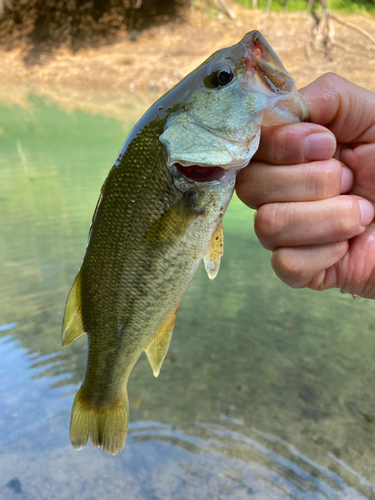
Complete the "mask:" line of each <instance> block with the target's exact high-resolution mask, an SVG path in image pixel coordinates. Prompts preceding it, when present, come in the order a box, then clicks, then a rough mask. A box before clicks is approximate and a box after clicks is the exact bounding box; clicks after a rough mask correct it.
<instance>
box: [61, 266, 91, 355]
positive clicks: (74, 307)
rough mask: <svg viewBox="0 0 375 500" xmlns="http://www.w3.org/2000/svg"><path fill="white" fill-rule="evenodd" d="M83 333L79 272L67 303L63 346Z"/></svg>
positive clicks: (62, 337) (62, 338)
mask: <svg viewBox="0 0 375 500" xmlns="http://www.w3.org/2000/svg"><path fill="white" fill-rule="evenodd" d="M83 333H85V329H84V326H83V322H82V313H81V272H79V273H78V274H77V276H76V279H75V281H74V283H73V286H72V288H71V290H70V292H69V295H68V299H67V301H66V306H65V313H64V320H63V328H62V335H61V340H62V346H63V347H65V346H66V345H68V344H70V342H73V340H75V339H78V337H80V336H81V335H82V334H83Z"/></svg>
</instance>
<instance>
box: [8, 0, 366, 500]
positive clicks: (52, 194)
mask: <svg viewBox="0 0 375 500" xmlns="http://www.w3.org/2000/svg"><path fill="white" fill-rule="evenodd" d="M374 13H375V2H374V0H367V1H366V0H357V1H356V2H349V1H346V0H332V1H328V2H325V1H324V0H321V1H319V2H318V1H309V2H304V1H302V0H298V1H292V0H289V1H284V0H272V1H270V0H264V1H261V0H258V1H256V0H248V1H246V0H242V1H238V2H234V1H229V0H226V1H225V2H224V1H223V0H220V1H219V0H217V1H214V0H212V1H204V0H200V1H199V0H195V1H183V0H180V1H177V0H173V1H172V0H170V1H163V2H162V1H157V0H132V1H122V0H110V1H103V0H87V1H85V0H56V1H49V0H44V1H41V0H0V61H1V64H0V215H1V217H0V499H1V500H9V499H10V500H12V499H21V500H22V499H27V500H34V499H35V500H44V499H46V500H54V499H56V500H64V499H67V500H68V499H69V500H71V499H72V498H80V499H81V500H86V499H87V500H99V499H100V500H103V499H113V498H124V499H126V500H138V499H139V500H155V499H157V500H207V499H214V500H222V499H230V500H237V499H238V500H240V499H251V500H268V499H271V500H274V499H275V500H279V499H281V500H286V499H293V500H295V499H300V500H323V499H324V500H331V499H334V500H349V499H350V500H357V499H361V500H362V499H375V446H374V443H375V365H374V359H373V358H374V352H375V312H374V303H373V302H372V301H369V300H365V299H361V300H358V301H354V300H353V299H352V297H351V296H350V295H342V294H340V293H339V291H338V290H331V291H327V292H323V293H317V292H312V291H310V290H292V289H289V288H288V287H287V286H286V285H284V284H283V283H281V282H280V281H279V280H278V279H277V278H276V277H275V276H274V274H273V271H272V269H271V267H270V264H269V253H268V252H267V251H265V250H264V249H263V248H262V247H261V246H260V244H259V243H258V241H257V238H256V236H255V234H254V230H253V211H251V210H249V209H248V208H247V207H245V206H244V205H242V204H241V203H240V201H239V200H238V199H237V198H234V199H233V201H232V202H231V205H230V207H229V209H228V212H227V213H226V215H225V219H224V231H225V255H224V257H223V261H222V265H221V269H220V272H219V275H218V277H217V278H216V279H215V280H214V281H213V282H212V283H211V282H210V281H209V280H208V278H207V276H206V274H205V271H204V269H202V268H200V269H199V271H198V273H197V275H196V277H195V278H194V280H193V283H192V285H191V286H190V288H189V290H188V292H187V294H186V296H185V297H184V299H183V301H182V303H181V308H180V311H179V313H178V317H177V321H176V326H175V330H174V334H173V339H172V343H171V347H170V350H169V353H168V356H167V358H166V360H165V362H164V365H163V368H162V371H161V374H160V376H159V377H158V379H155V378H154V377H153V375H152V372H151V369H150V367H149V365H148V362H147V359H146V357H145V356H141V358H140V360H139V361H138V363H137V365H136V367H135V369H134V370H133V372H132V375H131V379H130V382H129V398H130V432H129V437H128V442H127V444H126V447H125V449H124V450H123V451H122V453H121V454H120V455H118V456H116V457H110V456H107V455H105V454H104V453H103V452H102V451H101V450H98V449H94V448H93V447H92V445H91V444H90V443H89V444H88V445H87V447H86V448H85V449H84V450H82V451H80V452H76V451H74V450H73V448H72V447H71V445H70V441H69V420H70V410H71V405H72V402H73V397H74V394H75V392H76V391H77V389H78V387H79V385H80V382H81V380H82V376H83V371H84V366H85V360H86V339H84V338H80V339H78V340H77V341H76V342H74V343H72V344H70V345H69V346H67V348H65V349H64V350H62V349H61V341H60V335H61V321H62V315H63V310H64V305H65V300H66V296H67V293H68V291H69V289H70V286H71V284H72V282H73V280H74V277H75V275H76V273H77V271H78V269H79V266H80V263H81V260H82V256H83V254H84V251H85V246H86V242H87V235H88V229H89V226H90V222H91V218H92V214H93V211H94V208H95V205H96V201H97V198H98V196H99V192H100V187H101V185H102V183H103V181H104V179H105V177H106V175H107V173H108V171H109V169H110V167H111V165H112V163H113V161H114V160H115V159H116V157H117V154H118V151H119V150H120V148H121V146H122V144H123V142H124V141H125V139H126V137H127V135H128V133H129V132H130V130H131V128H132V127H133V126H134V124H135V123H136V122H137V120H138V119H139V118H140V116H141V115H142V114H143V113H144V112H145V111H146V110H147V108H148V106H150V105H151V104H152V103H153V102H154V101H155V100H156V99H157V98H158V96H160V95H161V94H162V93H164V92H166V91H167V90H168V89H169V88H171V87H172V86H173V85H175V84H176V83H177V82H178V81H179V80H180V79H181V78H183V76H184V75H185V74H186V73H187V72H189V71H191V70H193V69H194V67H196V66H197V65H199V64H200V63H201V62H202V61H203V60H204V59H205V58H207V57H208V56H209V55H210V54H211V53H212V52H213V51H214V50H217V49H219V48H222V47H225V46H228V45H231V44H233V43H236V42H237V41H238V40H239V39H240V38H242V36H243V35H244V34H245V33H246V32H248V31H251V30H253V29H258V30H260V31H261V32H262V33H263V35H264V36H265V37H266V39H267V41H268V42H269V43H270V44H271V45H272V47H273V48H274V49H275V50H276V52H277V53H278V55H279V56H280V58H281V60H282V62H283V63H284V65H285V67H286V68H287V70H288V71H289V73H290V74H291V75H292V76H293V77H294V78H295V80H296V82H297V84H298V86H299V87H300V86H303V85H306V84H308V83H309V82H311V81H312V80H313V79H315V78H316V77H317V76H319V75H320V74H323V73H325V72H327V71H335V72H337V73H339V74H340V75H342V76H344V77H346V78H348V79H350V80H352V81H354V82H355V83H357V84H359V85H362V86H365V87H367V88H369V89H371V90H375V39H374V36H375V17H374Z"/></svg>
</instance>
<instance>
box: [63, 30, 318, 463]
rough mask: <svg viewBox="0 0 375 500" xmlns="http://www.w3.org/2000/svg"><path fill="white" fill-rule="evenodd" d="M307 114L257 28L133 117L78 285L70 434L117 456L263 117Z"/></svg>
mask: <svg viewBox="0 0 375 500" xmlns="http://www.w3.org/2000/svg"><path fill="white" fill-rule="evenodd" d="M307 119H308V112H307V108H306V106H305V104H304V103H303V101H302V98H301V96H300V95H299V93H298V90H297V88H296V85H295V82H294V80H293V78H292V77H291V76H290V75H289V74H288V72H287V71H286V69H285V68H284V66H283V65H282V63H281V61H280V59H279V58H278V56H277V55H276V53H275V52H274V51H273V49H272V48H271V47H270V45H269V44H268V43H267V42H266V40H265V39H264V37H263V36H262V35H261V34H260V33H259V32H258V31H251V32H250V33H248V34H247V35H245V36H244V38H243V39H242V40H241V41H240V42H239V43H237V44H235V45H233V46H231V47H228V48H224V49H221V50H218V51H216V52H215V53H214V54H212V55H211V56H210V57H209V58H208V59H206V60H205V61H204V62H203V63H202V64H201V65H200V66H199V67H198V68H196V69H195V70H194V71H192V72H191V73H190V74H189V75H187V76H186V77H185V78H184V79H183V80H182V81H181V82H180V83H178V84H177V85H176V86H175V87H173V88H172V89H171V90H170V91H169V92H167V93H166V94H165V95H164V96H162V97H161V98H160V99H159V100H157V101H156V102H155V104H154V105H153V106H151V108H150V109H149V110H148V111H147V112H146V113H145V114H144V116H143V117H142V118H141V119H140V120H139V122H138V123H137V124H136V125H135V127H134V128H133V130H132V131H131V133H130V135H129V136H128V138H127V140H126V142H125V144H124V145H123V147H122V149H121V151H120V153H119V155H118V157H117V159H116V161H115V162H114V164H113V166H112V168H111V170H110V172H109V174H108V176H107V178H106V180H105V182H104V184H103V187H102V189H101V192H100V196H99V200H98V202H97V206H96V209H95V212H94V215H93V219H92V223H91V227H90V231H89V239H88V244H87V247H86V252H85V255H84V259H83V262H82V265H81V268H80V270H79V272H78V274H77V276H76V278H75V281H74V283H73V286H72V288H71V290H70V292H69V295H68V298H67V302H66V306H65V313H64V319H63V327H62V345H63V347H65V346H66V345H68V344H69V343H70V342H72V341H74V340H75V339H77V338H78V337H80V336H81V335H82V334H84V333H86V334H87V338H88V356H87V362H86V370H85V374H84V379H83V382H82V385H81V387H80V389H79V390H78V392H77V394H76V396H75V399H74V403H73V408H72V414H71V422H70V439H71V442H72V444H73V447H74V448H76V449H81V448H83V447H84V446H85V445H86V443H87V441H88V439H89V438H90V439H91V441H92V443H93V445H94V446H95V447H101V448H102V449H103V450H104V451H105V452H106V453H108V454H112V455H116V454H117V453H119V452H120V451H121V449H122V448H123V446H124V444H125V441H126V436H127V428H128V420H129V404H128V394H127V382H128V379H129V375H130V373H131V371H132V368H133V366H134V365H135V363H136V361H137V360H138V358H139V356H140V355H141V354H142V352H143V351H145V352H146V355H147V357H148V360H149V362H150V365H151V368H152V370H153V373H154V375H155V376H156V377H157V376H158V375H159V372H160V369H161V366H162V364H163V360H164V358H165V356H166V354H167V351H168V347H169V344H170V341H171V337H172V332H173V327H174V324H175V319H176V314H177V311H178V309H179V305H180V302H181V299H182V297H183V295H184V293H185V292H186V290H187V288H188V286H189V284H190V282H191V280H192V278H193V276H194V274H195V273H196V271H197V269H198V266H199V265H200V263H201V261H202V260H203V261H204V265H205V268H206V271H207V274H208V276H209V278H210V279H211V280H212V279H214V278H215V276H216V275H217V273H218V271H219V266H220V259H221V257H222V255H223V250H224V247H223V245H224V236H223V223H222V219H223V216H224V213H225V211H226V208H227V206H228V204H229V202H230V199H231V197H232V194H233V190H234V186H235V180H236V174H237V172H238V170H240V169H241V168H243V167H245V166H246V165H247V164H248V163H249V161H250V159H251V158H252V156H253V155H254V153H255V152H256V150H257V149H258V146H259V140H260V132H261V126H262V125H263V126H270V125H275V124H282V123H293V122H299V121H303V120H307Z"/></svg>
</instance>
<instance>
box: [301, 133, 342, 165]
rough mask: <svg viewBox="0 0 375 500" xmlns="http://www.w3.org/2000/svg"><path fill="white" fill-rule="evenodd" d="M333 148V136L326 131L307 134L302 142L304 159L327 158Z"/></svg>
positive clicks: (330, 155) (331, 153)
mask: <svg viewBox="0 0 375 500" xmlns="http://www.w3.org/2000/svg"><path fill="white" fill-rule="evenodd" d="M335 150H336V141H335V138H334V137H333V135H331V134H328V133H326V132H320V133H318V134H311V135H308V136H307V137H306V138H305V142H304V143H303V154H304V156H305V159H306V160H328V159H329V158H331V157H332V155H333V153H334V152H335Z"/></svg>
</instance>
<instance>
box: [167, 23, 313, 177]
mask: <svg viewBox="0 0 375 500" xmlns="http://www.w3.org/2000/svg"><path fill="white" fill-rule="evenodd" d="M176 92H177V93H178V95H179V99H178V101H179V102H178V104H177V106H174V108H170V109H171V110H172V112H171V113H170V114H169V116H168V119H167V121H166V126H165V129H164V132H163V134H162V135H161V136H160V141H161V142H162V143H163V144H164V145H165V147H166V149H167V152H168V166H169V167H172V166H173V165H175V166H176V165H177V166H178V168H179V169H180V170H181V168H182V169H184V168H186V167H190V170H191V167H193V166H194V168H195V170H196V171H199V169H201V171H202V172H203V170H205V169H207V168H210V167H216V168H217V167H220V169H224V170H239V169H240V168H243V167H244V166H246V165H247V164H248V162H249V161H250V159H251V158H252V156H253V155H254V153H255V152H256V150H257V149H258V146H259V141H260V130H261V125H263V126H269V125H276V124H285V123H293V122H299V121H303V120H307V119H308V112H307V108H306V106H305V104H304V102H303V101H302V98H301V96H300V95H299V93H298V90H297V88H296V85H295V82H294V80H293V78H292V77H291V76H290V75H289V73H288V72H287V71H286V69H285V68H284V66H283V64H282V63H281V61H280V59H279V58H278V56H277V55H276V53H275V52H274V50H273V49H272V48H271V47H270V45H269V44H268V43H267V42H266V40H265V39H264V37H263V36H262V35H261V34H260V33H259V32H258V31H251V32H250V33H248V34H247V35H246V36H245V37H244V38H243V39H242V40H241V41H240V42H239V43H237V44H236V45H233V46H232V47H228V48H225V49H221V50H219V51H217V52H215V53H214V54H213V55H212V56H211V57H209V58H208V59H207V60H206V61H205V62H204V63H203V64H201V66H199V67H198V68H197V69H196V70H195V71H193V72H192V73H190V75H188V76H187V77H186V78H185V79H184V80H182V82H181V83H180V84H179V85H177V86H176V87H175V89H173V92H171V94H170V97H172V96H173V94H174V93H176ZM166 97H168V95H167V96H166ZM182 171H185V172H186V170H182ZM202 177H204V176H202Z"/></svg>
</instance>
